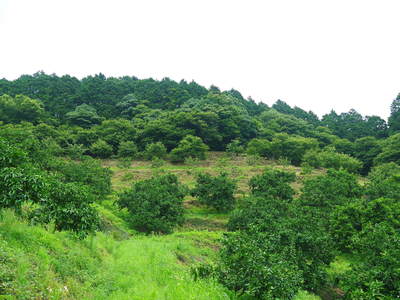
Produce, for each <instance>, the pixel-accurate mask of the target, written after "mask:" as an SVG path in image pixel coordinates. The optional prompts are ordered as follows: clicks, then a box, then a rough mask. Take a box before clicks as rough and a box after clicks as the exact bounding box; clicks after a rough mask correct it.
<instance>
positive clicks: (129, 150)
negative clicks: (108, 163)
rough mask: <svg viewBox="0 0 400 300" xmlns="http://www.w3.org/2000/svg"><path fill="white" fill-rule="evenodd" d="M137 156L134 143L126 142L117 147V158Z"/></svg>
mask: <svg viewBox="0 0 400 300" xmlns="http://www.w3.org/2000/svg"><path fill="white" fill-rule="evenodd" d="M137 154H138V148H137V146H136V144H135V143H134V142H131V141H127V142H121V144H119V147H118V156H119V157H129V158H134V157H136V156H137Z"/></svg>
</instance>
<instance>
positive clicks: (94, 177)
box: [49, 157, 112, 200]
mask: <svg viewBox="0 0 400 300" xmlns="http://www.w3.org/2000/svg"><path fill="white" fill-rule="evenodd" d="M49 168H50V170H51V171H53V172H58V173H59V174H60V175H61V180H62V181H64V182H66V183H68V182H75V183H79V184H81V185H85V186H87V187H88V188H89V189H90V191H91V193H92V194H93V195H95V196H96V198H97V200H103V198H104V197H106V196H107V195H108V194H110V193H111V175H112V172H111V170H110V169H108V168H103V167H102V166H101V164H100V162H99V161H98V160H96V159H93V158H91V157H85V158H83V160H82V161H80V162H76V161H66V160H60V159H59V160H53V161H52V163H51V164H50V166H49Z"/></svg>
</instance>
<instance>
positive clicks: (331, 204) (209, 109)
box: [0, 72, 400, 300]
mask: <svg viewBox="0 0 400 300" xmlns="http://www.w3.org/2000/svg"><path fill="white" fill-rule="evenodd" d="M394 96H395V95H394ZM321 100H323V99H321ZM332 105H333V106H334V103H333V104H332ZM388 109H390V111H391V114H390V117H389V119H388V122H386V121H385V120H383V119H382V118H380V117H379V116H362V115H361V114H359V113H358V112H357V111H356V110H354V109H352V110H350V111H349V112H346V113H336V112H335V111H334V110H332V111H331V112H329V113H327V114H325V115H323V116H322V118H319V117H318V116H317V115H316V114H315V113H313V112H312V111H305V110H303V109H302V108H300V107H297V106H294V107H291V106H290V105H288V104H287V103H285V102H284V101H282V100H278V101H276V102H275V103H274V104H273V105H272V106H271V107H270V106H268V105H267V104H265V103H262V102H256V101H255V100H253V99H251V98H248V99H245V98H244V97H243V96H242V95H241V93H240V92H239V91H237V90H233V89H232V90H229V91H221V90H220V89H219V88H218V87H216V86H211V87H210V88H205V87H203V86H201V85H199V84H197V83H196V82H193V81H192V82H190V83H188V82H186V81H184V80H182V81H180V82H176V81H173V80H171V79H169V78H164V79H162V80H160V81H158V80H154V79H138V78H136V77H128V76H126V77H121V78H114V77H109V78H107V77H106V76H104V75H103V74H98V75H95V76H88V77H85V78H83V79H81V80H79V79H77V78H75V77H72V76H69V75H65V76H62V77H59V76H57V75H48V74H45V73H43V72H38V73H36V74H33V75H23V76H21V77H19V78H18V79H16V80H13V81H9V80H6V79H2V80H0V209H1V211H0V212H1V217H0V262H1V264H0V295H11V296H12V295H14V296H16V299H181V298H179V297H182V299H302V298H299V297H301V296H299V293H303V292H304V293H312V294H314V295H317V296H319V297H322V298H323V299H335V298H343V299H361V300H362V299H366V300H367V299H397V298H399V297H400V223H399V222H400V202H399V201H400V94H399V96H397V98H396V99H394V100H393V103H392V105H391V107H390V108H388ZM213 155H214V156H215V155H217V157H218V159H214V158H213V157H214V156H213ZM141 168H142V169H145V168H148V170H151V171H150V173H151V174H150V175H149V176H147V175H146V176H137V177H134V175H132V174H133V173H126V174H125V173H124V177H121V178H122V179H121V178H120V177H118V174H119V173H118V172H128V171H127V170H130V171H132V172H133V171H135V170H136V171H137V170H139V171H140V170H142V169H141ZM124 170H125V171H124ZM146 170H147V169H146ZM182 170H185V172H186V173H184V174H182V172H181V171H182ZM130 171H129V172H130ZM139 171H138V172H139ZM253 173H254V174H253ZM129 174H130V175H129ZM177 174H178V175H177ZM250 175H251V176H250ZM129 176H130V177H129ZM122 181H125V183H128V186H123V187H122V188H120V187H119V186H118V184H121V182H122ZM200 210H204V211H206V212H208V213H209V214H210V215H213V216H216V219H215V220H214V219H213V220H209V219H207V222H209V223H210V224H214V225H215V224H216V223H218V222H219V221H220V220H219V219H218V218H221V219H222V220H225V221H226V222H222V223H223V224H222V225H221V226H222V227H221V228H219V230H218V232H219V233H220V236H219V237H218V238H216V239H215V241H213V243H214V242H215V243H216V244H215V247H214V246H213V247H214V248H215V249H213V250H212V252H213V253H214V252H215V256H214V254H210V256H211V257H212V259H208V258H207V259H205V258H202V259H199V260H198V261H194V262H191V263H190V264H189V263H188V264H189V267H188V268H187V270H186V269H185V270H186V271H182V272H187V273H188V274H189V273H190V275H188V276H189V277H188V278H186V279H185V280H187V283H185V284H188V285H190V287H191V288H193V291H194V290H195V289H198V290H197V292H193V294H192V295H191V296H190V297H192V298H189V296H187V295H186V294H185V295H186V296H183V294H182V295H180V294H179V295H180V296H177V295H178V294H175V296H172V298H168V296H166V295H163V296H160V295H156V294H154V295H153V296H149V295H150V294H149V295H146V296H143V295H142V298H140V296H137V298H134V297H133V298H129V296H128V297H125V298H124V297H123V296H121V295H122V294H117V291H116V290H117V288H113V287H111V286H108V285H107V282H106V279H105V277H102V276H100V275H99V274H100V273H96V272H100V271H95V270H94V265H96V263H94V262H93V265H90V266H89V267H88V265H86V263H84V262H82V263H81V264H80V263H79V262H78V261H76V262H75V263H74V266H73V268H74V270H75V271H76V270H79V272H82V274H85V275H80V276H82V278H80V279H79V280H77V282H76V283H74V284H75V285H76V289H73V288H72V287H70V288H69V290H68V289H67V290H66V291H65V290H63V292H58V293H54V292H51V291H50V290H52V289H49V283H48V282H59V284H60V286H62V287H64V286H65V287H66V286H68V285H70V286H71V285H72V286H73V284H71V281H72V279H71V278H73V276H74V275H72V274H73V272H74V271H73V270H68V271H65V270H64V269H63V268H62V267H60V266H59V265H57V263H56V262H52V260H51V259H50V258H46V264H45V265H41V263H39V261H40V262H42V261H41V260H38V261H37V263H36V265H37V269H35V270H32V271H29V272H31V273H29V272H28V271H26V270H25V271H23V270H18V268H16V269H15V264H17V263H16V262H17V261H18V258H17V257H16V256H15V255H14V253H16V251H17V250H16V249H19V250H18V251H20V252H18V251H17V252H18V253H26V252H29V251H28V250H27V249H28V248H29V247H33V246H29V247H28V248H24V247H26V245H25V246H23V245H24V243H26V241H25V242H23V239H21V240H18V238H16V236H17V231H15V232H14V233H13V235H12V234H11V232H12V230H11V229H10V227H8V228H7V226H6V225H4V224H7V222H14V223H13V224H14V225H15V224H19V225H18V226H25V227H23V228H24V230H25V231H26V232H30V230H32V228H36V229H35V230H43V232H42V231H41V232H42V233H41V234H42V235H46V234H49V241H50V240H51V241H52V242H48V243H49V245H50V244H51V243H53V242H54V241H55V239H56V237H57V238H60V239H61V236H58V235H57V234H58V233H57V232H61V233H63V234H64V233H65V234H66V235H65V237H64V236H63V238H65V239H67V238H68V239H70V240H68V241H70V243H71V245H75V246H71V248H73V247H76V249H78V247H81V246H78V245H85V247H89V248H88V249H92V248H90V247H93V245H89V246H88V244H90V243H92V244H93V239H95V238H96V241H97V243H100V242H99V241H101V238H103V239H104V240H106V239H107V238H106V237H107V236H109V239H112V240H113V243H117V242H120V241H124V240H130V241H131V242H132V244H129V247H131V248H129V247H128V246H126V245H125V244H123V245H125V246H123V247H126V248H127V249H136V250H135V251H137V252H138V253H139V252H140V250H138V249H137V248H135V247H139V246H138V245H142V244H143V247H150V246H149V245H148V244H146V243H151V241H150V240H147V239H146V238H148V239H150V237H149V234H153V235H150V236H152V237H151V238H152V239H162V238H163V237H164V236H165V237H168V236H170V238H171V239H172V238H173V237H175V236H174V232H177V231H178V232H180V234H188V233H187V232H189V231H188V230H186V231H185V230H184V229H182V228H186V227H185V226H188V225H187V224H188V220H189V219H190V216H191V215H193V214H194V213H198V212H199V211H200ZM197 217H198V216H197V215H196V218H197ZM10 220H11V221H10ZM193 220H194V219H193ZM193 220H192V221H193ZM196 220H197V219H196ZM185 224H186V225H185ZM218 224H219V223H218ZM196 226H200V225H196ZM201 226H203V225H201ZM204 226H206V225H204ZM207 226H208V225H207ZM29 228H31V229H29ZM39 228H40V229H39ZM191 229H193V228H191ZM203 229H204V228H200V227H199V228H197V227H195V228H194V229H193V230H192V231H193V232H197V233H195V234H205V235H207V234H209V230H208V229H209V228H208V227H207V228H206V229H205V230H203ZM192 231H190V232H191V233H190V234H193V233H192ZM203 231H207V233H204V232H203ZM44 232H47V233H44ZM182 232H183V233H182ZM185 232H186V233H185ZM199 232H200V233H199ZM18 234H20V236H21V234H22V233H20V232H19V233H18ZM51 234H54V236H53V235H51ZM102 234H103V235H104V236H102ZM50 236H51V238H50ZM138 236H139V237H142V238H143V239H146V240H141V239H140V238H138V240H135V237H138ZM208 238H209V236H208V235H207V238H206V239H205V241H203V242H204V243H208V242H209V241H208ZM7 239H8V242H7ZM199 239H200V237H199ZM15 241H18V242H15ZM90 241H92V242H90ZM162 241H163V240H161V242H162ZM103 242H104V241H103ZM170 242H171V240H169V241H168V242H165V243H167V244H168V243H170ZM54 243H55V242H54ZM60 243H61V242H60ZM82 243H86V244H82ZM44 244H45V243H44ZM104 244H106V242H104ZM29 245H31V244H29ZM51 245H53V244H51ZM146 245H147V246H146ZM168 245H169V244H168ZM42 246H43V245H42V244H41V245H40V247H42ZM103 246H104V245H103ZM103 246H102V247H103ZM35 247H36V246H35ZM37 247H39V246H37ZM49 247H50V246H49ZM54 247H55V246H54ZM57 247H58V246H57ZM57 247H56V248H55V249H50V248H49V249H50V250H49V249H47V248H40V249H42V250H40V251H43V253H46V254H43V253H42V254H41V255H42V256H41V257H42V258H43V257H51V253H52V251H53V252H54V253H58V252H57V251H61V250H60V249H61V248H57ZM60 247H61V246H60ZM82 247H83V246H82ZM99 247H100V246H99ZM104 247H105V246H104ZM121 247H122V246H121ZM186 247H189V246H187V245H186ZM190 247H192V246H190ZM21 249H22V250H21ZM24 249H25V250H24ZM37 249H39V248H37ZM43 249H47V250H43ZM57 249H58V250H57ZM74 249H75V248H74ZM85 249H86V248H85ZM164 250H165V249H164ZM164 250H163V251H164ZM24 251H25V252H24ZM40 251H39V252H40ZM46 251H47V252H46ZM85 251H86V250H85ZM87 251H89V250H87ZM91 251H94V250H93V249H92V250H91ZM99 251H100V250H99ZM101 251H104V253H106V252H107V251H108V250H106V247H105V248H104V249H103V250H101ZM160 251H161V250H160ZM191 251H192V250H191ZM193 251H194V250H193ZM66 253H67V252H66ZM87 253H89V252H87ZM87 253H86V252H85V254H81V255H82V260H88V261H89V260H93V261H95V260H96V259H98V260H100V258H94V257H92V256H90V255H92V254H90V255H89V254H87ZM110 253H111V252H110ZM140 253H142V252H140ZM64 254H65V253H64ZM93 255H94V254H93ZM110 255H111V254H110ZM141 255H146V252H145V251H144V252H143V253H142V254H141ZM94 256H95V255H94ZM178 258H179V256H178ZM37 259H39V258H37ZM69 259H70V260H71V261H74V259H76V258H72V257H69V256H68V259H66V260H65V261H64V263H65V264H68V262H67V261H68V260H69ZM180 260H181V261H184V262H185V263H186V260H185V259H184V258H182V259H180ZM57 262H58V261H57ZM99 264H100V263H99ZM127 264H128V263H127ZM338 266H339V267H338ZM141 267H142V268H146V266H145V265H144V266H141ZM29 268H32V266H31V267H27V269H29ZM46 268H48V270H47V269H46ZM71 268H72V267H71ZM173 268H175V267H173ZM44 269H46V270H47V271H44ZM49 270H51V272H53V273H55V274H59V275H57V276H56V275H54V278H53V277H52V278H51V279H49V278H50V277H46V276H47V275H43V274H44V273H46V272H47V273H46V274H49V272H50V271H49ZM18 272H19V273H18ZM24 272H25V273H24ZM35 272H36V273H35ZM91 272H92V273H91ZM156 272H157V271H156ZM21 274H22V275H21ZM32 274H33V275H32ZM185 274H186V273H185ZM24 276H26V278H25V277H24ZM29 276H31V277H29ZM32 276H33V277H32ZM41 276H42V277H41ZM43 276H44V277H43ZM104 276H105V275H104ZM126 276H128V275H126ZM154 276H155V275H154ZM18 278H19V279H18ZM20 278H25V279H24V280H25V283H23V280H21V279H20ZM29 278H30V279H29ZM99 278H100V279H99ZM46 280H47V281H46ZM110 280H111V279H110ZM138 280H139V279H138ZM160 280H161V279H160ZM161 281H162V280H161ZM27 282H28V283H27ZM29 282H31V283H32V282H34V283H35V284H34V285H30V284H29ZM39 282H46V284H47V286H45V285H41V284H39ZM189 282H190V283H189ZM132 284H133V285H134V284H135V282H132ZM165 284H166V283H165ZM168 284H169V283H168ZM192 285H193V286H192ZM83 286H85V288H83ZM116 286H118V285H117V284H116ZM161 286H162V284H161ZM199 286H200V287H202V288H204V291H203V290H201V288H200V287H199ZM99 287H101V293H100V292H98V290H97V291H96V292H94V291H95V289H96V288H97V289H100V288H99ZM125 288H126V287H125ZM188 290H190V289H188ZM206 290H207V291H208V292H209V293H210V294H208V296H207V295H206V294H204V295H203V294H201V293H202V292H204V293H205V291H206ZM200 291H201V292H200ZM186 292H187V291H186ZM96 293H97V294H96ZM129 293H133V292H132V291H129ZM182 293H183V291H182ZM196 293H198V294H197V298H196ZM211 293H215V294H211ZM127 294H128V292H127ZM118 295H119V296H118ZM131 295H133V294H131ZM135 295H136V294H135ZM193 295H194V296H193ZM304 295H305V294H304ZM203 296H204V297H203ZM317 296H315V297H317ZM0 297H1V296H0ZM157 297H158V298H157ZM170 297H171V296H170ZM202 297H203V298H202ZM295 297H297V298H295ZM305 297H307V296H306V295H305ZM310 297H313V296H311V294H310ZM304 299H314V298H304Z"/></svg>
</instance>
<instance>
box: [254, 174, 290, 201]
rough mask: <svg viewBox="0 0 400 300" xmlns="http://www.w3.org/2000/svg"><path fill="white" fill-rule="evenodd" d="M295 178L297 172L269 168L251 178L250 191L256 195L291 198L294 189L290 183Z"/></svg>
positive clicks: (283, 198)
mask: <svg viewBox="0 0 400 300" xmlns="http://www.w3.org/2000/svg"><path fill="white" fill-rule="evenodd" d="M295 179H296V174H295V173H292V172H287V171H283V170H279V169H272V168H267V169H265V170H264V172H263V173H262V174H260V175H256V176H254V177H252V178H251V179H250V181H249V186H250V191H251V193H252V194H253V195H255V196H265V197H270V198H277V199H281V200H291V199H292V198H293V195H294V190H293V188H292V187H291V186H290V185H289V183H291V182H294V181H295Z"/></svg>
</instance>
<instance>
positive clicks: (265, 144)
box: [246, 139, 272, 158]
mask: <svg viewBox="0 0 400 300" xmlns="http://www.w3.org/2000/svg"><path fill="white" fill-rule="evenodd" d="M246 152H247V154H248V155H257V156H262V157H267V158H269V157H272V146H271V142H269V141H268V140H266V139H252V140H251V141H250V142H249V143H248V144H247V150H246Z"/></svg>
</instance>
